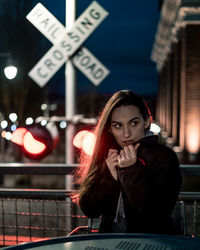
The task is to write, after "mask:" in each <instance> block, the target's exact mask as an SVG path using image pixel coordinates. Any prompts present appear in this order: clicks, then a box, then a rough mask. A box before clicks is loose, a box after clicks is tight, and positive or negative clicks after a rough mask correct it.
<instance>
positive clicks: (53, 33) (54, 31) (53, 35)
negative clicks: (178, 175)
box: [51, 28, 59, 38]
mask: <svg viewBox="0 0 200 250" xmlns="http://www.w3.org/2000/svg"><path fill="white" fill-rule="evenodd" d="M57 30H59V29H58V28H55V29H54V30H53V32H52V33H51V35H52V37H53V38H56V36H55V33H56V31H57Z"/></svg>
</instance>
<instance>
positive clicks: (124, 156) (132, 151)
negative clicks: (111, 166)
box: [118, 143, 140, 168]
mask: <svg viewBox="0 0 200 250" xmlns="http://www.w3.org/2000/svg"><path fill="white" fill-rule="evenodd" d="M139 146H140V144H139V143H138V144H136V146H133V145H129V146H125V147H124V148H123V149H122V150H121V151H120V154H119V155H118V166H119V167H121V168H124V167H129V166H132V165H133V164H135V163H136V161H137V149H138V147H139Z"/></svg>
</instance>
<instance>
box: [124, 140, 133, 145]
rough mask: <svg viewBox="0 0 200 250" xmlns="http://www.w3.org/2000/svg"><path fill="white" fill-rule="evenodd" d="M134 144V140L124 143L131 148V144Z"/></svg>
mask: <svg viewBox="0 0 200 250" xmlns="http://www.w3.org/2000/svg"><path fill="white" fill-rule="evenodd" d="M133 143H134V140H127V141H123V144H124V145H125V146H129V145H131V144H133Z"/></svg>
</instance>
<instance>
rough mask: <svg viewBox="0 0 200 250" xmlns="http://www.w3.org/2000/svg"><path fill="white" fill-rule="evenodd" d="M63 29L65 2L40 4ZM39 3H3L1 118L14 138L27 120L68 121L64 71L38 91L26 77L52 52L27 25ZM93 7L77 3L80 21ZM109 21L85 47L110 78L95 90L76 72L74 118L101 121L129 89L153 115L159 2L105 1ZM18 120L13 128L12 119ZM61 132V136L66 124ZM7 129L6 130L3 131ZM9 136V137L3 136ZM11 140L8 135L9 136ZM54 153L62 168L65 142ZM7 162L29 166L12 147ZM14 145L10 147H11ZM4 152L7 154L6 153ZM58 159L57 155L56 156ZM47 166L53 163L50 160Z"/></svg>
mask: <svg viewBox="0 0 200 250" xmlns="http://www.w3.org/2000/svg"><path fill="white" fill-rule="evenodd" d="M40 2H41V3H42V4H43V5H44V6H45V7H46V8H47V9H48V10H49V11H50V12H51V13H52V14H53V15H54V16H55V17H56V18H57V19H58V20H59V21H60V22H61V23H62V24H63V25H64V26H65V1H64V0H63V1H58V2H56V3H55V1H53V0H42V1H40ZM37 3H38V1H36V0H33V1H32V0H29V1H25V0H20V1H16V0H1V3H0V4H1V8H0V28H1V40H0V69H1V74H0V81H1V84H0V112H1V122H2V121H4V120H5V121H7V122H8V125H7V126H6V128H5V124H6V123H5V122H4V125H3V128H2V130H5V131H7V132H11V133H12V130H13V129H15V128H16V127H15V126H14V127H12V128H11V126H12V125H13V124H14V125H16V126H17V127H20V126H24V125H25V123H26V122H27V118H29V120H28V122H29V123H30V121H31V119H30V118H32V119H33V120H35V119H36V118H37V117H39V116H48V117H51V116H55V115H56V116H65V85H66V84H67V82H66V83H65V73H64V71H65V65H63V66H62V67H61V68H60V69H59V70H58V72H57V73H56V74H55V75H54V76H53V77H52V78H51V79H50V80H49V81H48V83H47V84H46V85H45V86H44V87H43V88H40V87H39V86H38V85H37V84H36V83H35V82H34V81H33V80H32V79H31V78H30V77H29V76H28V72H29V71H30V70H31V69H32V68H33V67H34V66H35V65H36V63H37V62H38V61H39V60H40V59H41V58H42V57H43V55H44V54H45V53H46V52H47V51H48V50H49V49H50V48H51V47H52V43H51V42H50V41H49V40H48V39H47V38H46V37H45V36H44V35H43V34H42V33H41V32H40V31H38V30H37V29H36V28H35V27H34V26H33V25H32V24H31V23H30V22H29V21H28V20H27V19H26V16H27V14H28V13H29V12H30V11H31V10H32V9H33V8H34V7H35V5H36V4H37ZM90 3H91V1H89V0H88V1H76V17H78V16H80V14H81V13H82V12H84V10H85V9H86V8H87V7H88V6H89V4H90ZM98 3H99V4H100V5H101V6H102V7H103V8H104V9H105V10H106V11H108V12H109V15H108V17H107V18H106V19H105V20H104V21H103V22H102V23H101V24H100V25H99V27H97V29H96V30H95V31H94V32H93V33H92V34H91V35H90V36H89V38H88V39H87V40H86V42H84V46H86V47H87V48H88V49H89V50H90V51H91V52H92V53H93V54H94V55H95V56H96V57H97V58H98V59H99V60H100V61H101V63H102V64H104V65H105V66H106V67H107V69H109V70H110V74H109V75H108V76H107V77H106V78H105V79H104V80H103V81H102V82H101V83H100V85H98V86H95V85H94V84H93V83H92V82H91V81H90V80H89V79H88V78H87V77H85V75H83V74H82V73H81V72H80V71H79V70H78V69H77V70H76V77H77V81H76V84H75V86H76V90H75V91H76V103H75V106H76V114H82V115H84V116H85V117H97V115H98V114H99V112H100V110H101V109H102V107H103V106H104V104H105V102H106V101H107V100H108V98H109V97H110V95H111V94H113V93H114V92H115V91H118V90H120V89H131V90H133V91H135V92H137V93H138V94H140V95H142V96H143V97H144V98H145V99H146V100H147V101H148V102H149V105H150V106H151V111H152V114H153V115H154V114H155V103H156V96H157V92H158V73H157V70H156V67H155V63H154V62H153V61H152V60H151V59H150V57H151V51H152V46H153V41H154V37H155V33H156V29H157V23H158V20H159V15H160V8H161V1H157V0H155V1H151V2H150V1H147V0H142V1H127V2H123V1H120V0H119V1H115V2H112V1H104V0H100V1H99V2H98ZM8 63H12V64H13V65H15V66H16V68H17V75H16V77H15V78H13V79H7V78H6V77H5V75H4V72H3V69H4V68H5V67H6V65H7V64H8ZM12 113H15V114H17V120H16V121H14V122H12V121H11V120H10V119H9V115H10V114H12ZM61 126H63V127H64V128H61V127H60V125H59V123H57V127H58V129H59V133H61V134H63V133H64V130H65V129H66V126H65V124H64V123H63V124H62V125H61ZM4 128H5V129H4ZM4 134H5V133H4ZM7 137H8V138H10V137H9V135H7ZM61 138H63V140H62V139H61V140H60V142H59V144H58V147H57V148H56V151H57V153H59V157H57V156H56V162H64V161H65V158H64V153H65V149H64V147H65V141H64V138H65V137H63V136H61ZM4 144H5V145H4V152H3V153H2V154H3V156H2V157H3V160H2V161H4V162H13V161H26V159H22V156H21V157H20V155H19V154H18V155H16V154H17V151H16V150H14V154H13V151H12V149H11V148H10V147H15V146H13V145H12V143H10V142H7V141H5V142H4ZM11 145H12V146H11ZM2 150H3V149H2ZM55 155H56V154H55ZM51 158H52V156H49V159H47V158H46V159H44V160H43V161H52V160H53V161H55V159H51Z"/></svg>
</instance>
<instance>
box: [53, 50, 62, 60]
mask: <svg viewBox="0 0 200 250" xmlns="http://www.w3.org/2000/svg"><path fill="white" fill-rule="evenodd" d="M53 57H54V58H55V59H57V60H59V61H60V60H62V59H63V58H64V56H63V54H62V53H61V52H60V51H59V50H54V52H53Z"/></svg>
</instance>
